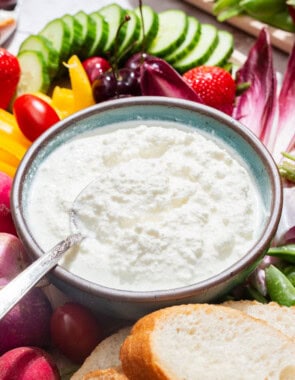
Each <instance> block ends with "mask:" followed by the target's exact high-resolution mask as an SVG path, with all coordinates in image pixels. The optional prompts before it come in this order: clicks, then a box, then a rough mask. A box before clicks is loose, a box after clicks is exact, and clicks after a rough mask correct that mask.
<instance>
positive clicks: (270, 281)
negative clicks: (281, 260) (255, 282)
mask: <svg viewBox="0 0 295 380" xmlns="http://www.w3.org/2000/svg"><path fill="white" fill-rule="evenodd" d="M265 282H266V288H267V291H268V294H269V297H270V299H271V300H272V301H275V302H277V303H278V304H280V305H284V306H293V305H295V287H294V286H293V285H292V283H291V282H290V281H289V280H288V278H287V277H286V276H285V275H284V273H283V272H281V271H280V270H279V269H278V268H277V267H275V266H274V265H270V266H269V267H268V268H266V269H265Z"/></svg>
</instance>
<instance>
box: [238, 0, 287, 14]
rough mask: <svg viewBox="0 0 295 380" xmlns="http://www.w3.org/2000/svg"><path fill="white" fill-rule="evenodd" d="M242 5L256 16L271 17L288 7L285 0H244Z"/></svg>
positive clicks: (246, 10)
mask: <svg viewBox="0 0 295 380" xmlns="http://www.w3.org/2000/svg"><path fill="white" fill-rule="evenodd" d="M239 5H240V7H241V8H242V9H243V10H244V11H245V12H246V13H248V14H249V15H253V16H254V17H258V16H262V17H270V16H272V15H274V14H275V13H277V12H281V11H283V10H285V9H286V1H285V0H242V1H240V3H239Z"/></svg>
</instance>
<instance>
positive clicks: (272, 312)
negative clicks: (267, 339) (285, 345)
mask: <svg viewBox="0 0 295 380" xmlns="http://www.w3.org/2000/svg"><path fill="white" fill-rule="evenodd" d="M222 305H224V306H228V307H231V308H234V309H237V310H240V311H243V312H244V313H247V314H249V315H251V316H252V317H254V318H259V319H262V320H264V321H266V322H267V323H269V324H270V325H272V326H273V327H275V328H276V329H278V330H280V331H282V332H283V333H284V334H286V335H287V336H289V337H290V338H292V339H294V340H295V306H290V307H287V306H281V305H279V304H278V303H276V302H269V303H267V304H262V303H260V302H257V301H249V300H242V301H227V302H224V303H223V304H222Z"/></svg>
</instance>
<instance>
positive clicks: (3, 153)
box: [0, 146, 20, 167]
mask: <svg viewBox="0 0 295 380" xmlns="http://www.w3.org/2000/svg"><path fill="white" fill-rule="evenodd" d="M0 161H1V162H3V163H5V164H7V165H10V166H13V167H17V166H18V165H19V163H20V160H19V159H18V158H17V157H16V156H15V155H14V154H13V153H11V152H8V151H7V150H5V149H3V148H2V147H1V146H0Z"/></svg>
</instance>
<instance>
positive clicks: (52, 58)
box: [18, 34, 59, 78]
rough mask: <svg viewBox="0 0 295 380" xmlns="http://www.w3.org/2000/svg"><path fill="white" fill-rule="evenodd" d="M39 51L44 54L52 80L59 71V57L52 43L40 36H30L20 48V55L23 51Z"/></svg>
mask: <svg viewBox="0 0 295 380" xmlns="http://www.w3.org/2000/svg"><path fill="white" fill-rule="evenodd" d="M26 50H29V51H38V52H40V53H41V54H42V56H43V59H44V61H45V64H46V66H47V67H48V73H49V76H50V78H54V76H55V75H56V73H57V71H58V67H59V66H58V65H59V56H58V54H57V51H56V50H55V49H54V48H53V46H52V43H51V42H50V41H49V40H48V39H47V38H45V37H43V36H40V35H34V34H32V35H30V36H29V37H27V38H26V39H25V40H24V41H23V42H22V44H21V45H20V47H19V51H18V55H19V54H20V53H21V52H23V51H26Z"/></svg>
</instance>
